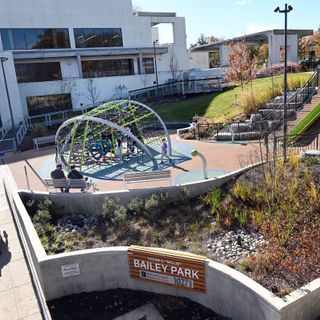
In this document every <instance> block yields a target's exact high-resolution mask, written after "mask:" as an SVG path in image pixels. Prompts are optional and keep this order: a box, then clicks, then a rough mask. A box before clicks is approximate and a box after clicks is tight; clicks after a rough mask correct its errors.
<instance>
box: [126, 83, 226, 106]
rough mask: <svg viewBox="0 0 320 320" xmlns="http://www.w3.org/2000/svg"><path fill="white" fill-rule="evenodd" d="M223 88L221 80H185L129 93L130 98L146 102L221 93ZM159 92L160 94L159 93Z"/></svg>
mask: <svg viewBox="0 0 320 320" xmlns="http://www.w3.org/2000/svg"><path fill="white" fill-rule="evenodd" d="M222 87H223V84H222V79H221V78H210V79H203V80H183V81H176V82H170V83H166V84H162V85H159V86H158V87H157V86H152V87H147V88H143V89H138V90H132V91H129V97H130V99H133V100H138V101H141V100H146V99H148V98H153V97H157V96H159V97H166V96H173V95H185V94H192V93H209V92H214V91H221V90H222ZM157 90H158V93H157Z"/></svg>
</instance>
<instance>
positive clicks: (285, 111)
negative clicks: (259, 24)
mask: <svg viewBox="0 0 320 320" xmlns="http://www.w3.org/2000/svg"><path fill="white" fill-rule="evenodd" d="M292 10H293V8H292V7H291V6H290V5H288V4H285V8H284V10H280V8H279V7H277V8H275V9H274V12H278V13H284V97H283V107H284V108H283V159H284V161H286V160H287V144H288V124H287V121H288V108H287V92H288V83H287V64H288V52H287V46H288V29H287V22H288V18H287V15H288V13H289V12H290V11H292Z"/></svg>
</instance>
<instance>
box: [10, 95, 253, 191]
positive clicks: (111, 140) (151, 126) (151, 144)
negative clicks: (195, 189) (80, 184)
mask: <svg viewBox="0 0 320 320" xmlns="http://www.w3.org/2000/svg"><path fill="white" fill-rule="evenodd" d="M163 148H165V150H164V149H163ZM257 148H258V144H257V143H256V142H251V143H250V144H246V143H242V144H236V143H235V144H231V143H223V142H220V143H217V142H203V141H196V140H193V141H187V140H182V139H179V137H178V136H177V135H176V133H175V132H174V131H172V132H169V130H168V129H167V127H166V125H165V124H164V122H163V121H162V119H161V118H160V117H159V116H158V115H157V114H156V113H155V112H154V111H153V110H152V109H150V108H149V107H148V106H146V105H143V104H141V103H139V102H135V101H112V102H109V103H106V104H104V105H101V106H99V107H97V108H95V109H93V110H91V111H89V112H88V113H86V114H84V115H81V116H78V117H75V118H72V119H69V120H67V121H65V122H64V123H63V124H62V125H61V126H60V127H59V129H58V130H57V133H56V146H55V147H43V148H41V149H40V150H30V151H27V152H23V153H15V154H7V155H6V156H5V157H4V160H5V161H6V163H8V164H9V166H10V168H11V170H12V172H13V175H14V177H15V180H16V181H17V184H18V188H20V189H30V190H38V191H45V190H46V186H45V184H44V180H45V179H50V172H51V171H52V170H53V169H54V168H55V166H56V164H62V166H63V168H64V171H65V172H68V171H69V169H70V166H71V165H76V167H77V168H78V169H79V171H81V173H82V174H83V175H84V176H85V177H88V178H89V179H91V180H92V181H93V182H94V184H95V186H96V189H95V191H114V190H122V189H125V185H124V183H123V175H124V174H128V173H129V174H130V173H137V172H159V171H163V170H170V174H171V181H156V182H155V181H153V182H152V181H150V182H141V183H140V182H139V183H136V184H135V185H133V186H132V187H134V188H148V187H155V186H157V187H161V186H166V185H168V184H172V185H182V184H186V183H192V182H196V181H201V180H204V179H205V178H206V177H205V175H204V168H203V162H202V161H201V159H200V157H198V156H192V153H193V151H194V150H197V151H198V153H200V154H202V155H203V156H204V157H205V159H206V162H207V178H209V179H210V178H216V177H219V176H222V175H224V174H226V173H229V172H232V171H234V170H237V169H239V168H241V167H243V166H246V165H248V164H250V163H252V162H254V161H253V158H254V154H257V151H258V149H257ZM77 191H79V190H75V191H74V190H73V192H77ZM90 191H93V190H90Z"/></svg>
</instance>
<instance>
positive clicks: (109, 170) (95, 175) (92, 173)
mask: <svg viewBox="0 0 320 320" xmlns="http://www.w3.org/2000/svg"><path fill="white" fill-rule="evenodd" d="M193 149H195V148H194V147H193V146H192V145H189V144H184V143H180V142H173V143H172V157H171V160H172V161H171V163H170V162H169V161H168V160H167V159H164V163H163V164H160V162H161V155H160V154H159V153H157V155H156V156H155V158H156V160H157V162H158V164H159V170H164V169H168V168H170V167H172V166H175V165H178V164H180V163H183V162H185V161H188V160H190V159H191V158H192V156H191V152H192V150H193ZM55 167H56V163H55V157H54V156H52V158H50V159H48V160H47V161H46V162H45V163H43V165H42V166H41V167H40V168H39V169H38V170H37V173H38V174H39V176H40V177H41V178H42V179H50V172H51V171H52V170H54V169H55ZM152 169H153V163H152V161H151V160H150V158H149V157H147V156H146V155H139V154H136V155H133V156H130V157H128V158H124V160H123V161H122V162H121V163H118V164H117V163H115V161H113V162H112V164H111V162H109V164H108V163H102V164H100V165H98V164H96V165H93V166H91V167H89V168H85V169H84V170H82V174H83V175H85V176H86V177H89V178H91V179H93V180H95V179H96V180H121V179H122V176H123V174H124V173H129V172H142V171H152Z"/></svg>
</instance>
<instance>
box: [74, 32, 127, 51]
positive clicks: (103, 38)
mask: <svg viewBox="0 0 320 320" xmlns="http://www.w3.org/2000/svg"><path fill="white" fill-rule="evenodd" d="M74 38H75V40H76V47H77V48H96V47H122V46H123V44H122V32H121V29H120V28H100V29H99V28H94V29H92V28H90V29H88V28H86V29H74Z"/></svg>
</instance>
